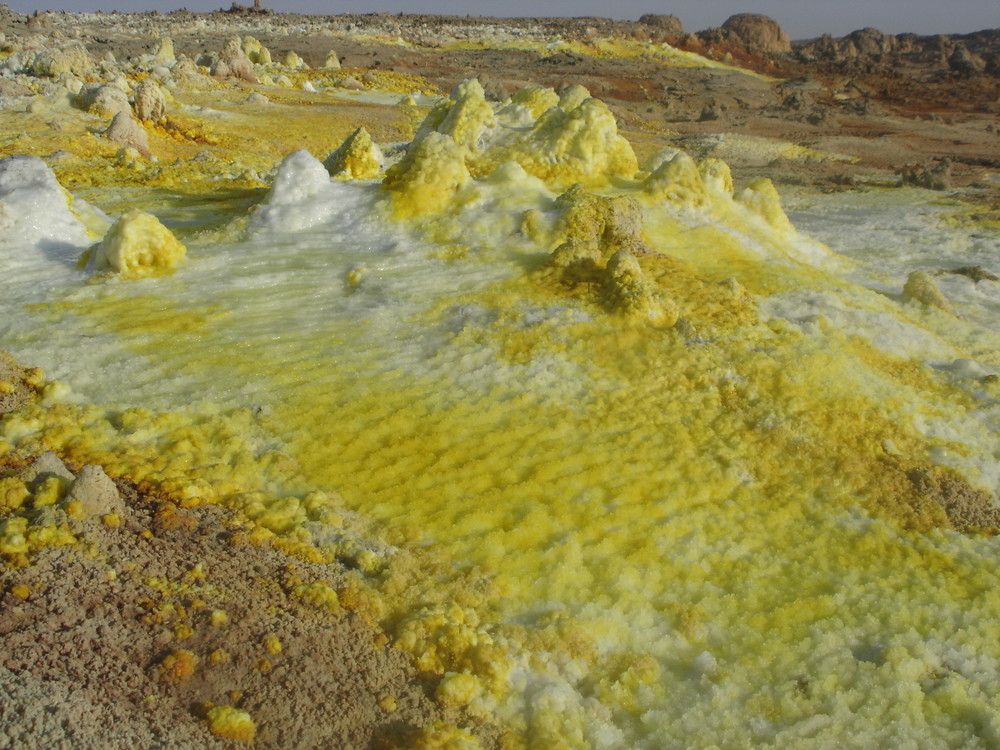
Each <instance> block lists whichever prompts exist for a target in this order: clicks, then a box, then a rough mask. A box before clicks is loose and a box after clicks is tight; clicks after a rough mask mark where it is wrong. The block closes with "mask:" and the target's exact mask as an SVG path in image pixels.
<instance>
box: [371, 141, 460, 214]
mask: <svg viewBox="0 0 1000 750" xmlns="http://www.w3.org/2000/svg"><path fill="white" fill-rule="evenodd" d="M471 179H472V175H470V174H469V170H468V168H467V167H466V166H465V149H463V148H462V147H461V146H459V145H458V144H457V143H455V141H453V140H452V139H451V138H450V137H448V136H446V135H443V134H441V133H436V132H434V133H429V134H427V136H425V137H424V138H423V139H422V140H420V141H415V142H414V143H412V144H411V145H410V148H409V149H408V150H407V152H406V155H405V156H404V157H403V158H402V159H401V160H400V161H398V162H397V163H396V164H394V165H393V166H392V167H390V168H389V170H388V171H387V172H386V175H385V179H384V180H383V181H382V187H384V188H385V189H386V190H388V191H389V192H390V193H392V195H393V201H394V204H395V208H396V211H397V213H399V214H401V215H410V216H413V215H419V214H426V213H432V212H435V211H440V210H441V209H443V208H444V207H445V206H447V205H448V204H449V203H450V202H451V200H452V198H453V197H454V195H455V193H457V192H458V191H459V190H460V189H461V188H463V187H465V186H466V185H467V184H468V183H469V182H470V181H471Z"/></svg>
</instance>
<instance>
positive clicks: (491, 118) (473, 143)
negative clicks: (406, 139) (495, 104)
mask: <svg viewBox="0 0 1000 750" xmlns="http://www.w3.org/2000/svg"><path fill="white" fill-rule="evenodd" d="M495 126H496V116H495V115H494V114H493V108H492V107H490V105H489V104H488V103H487V102H486V95H485V94H484V93H483V87H482V84H480V83H479V81H478V80H477V79H475V78H470V79H469V80H467V81H463V82H462V83H460V84H458V85H457V86H456V87H455V89H454V90H453V91H452V92H451V98H449V99H445V100H443V101H441V102H439V103H438V104H437V105H435V106H434V108H433V109H432V110H431V111H430V112H429V113H428V114H427V117H426V118H424V121H423V122H422V123H421V124H420V128H419V129H418V130H417V135H416V138H415V140H418V141H419V140H422V139H423V138H425V137H426V136H427V135H428V134H429V133H432V132H437V133H443V134H445V135H448V136H451V138H452V139H453V140H454V141H455V143H457V144H459V145H460V146H464V147H465V148H467V149H469V150H470V151H476V150H478V149H479V146H480V143H479V141H480V138H482V136H483V135H484V133H485V132H486V131H487V130H488V129H491V128H493V127H495Z"/></svg>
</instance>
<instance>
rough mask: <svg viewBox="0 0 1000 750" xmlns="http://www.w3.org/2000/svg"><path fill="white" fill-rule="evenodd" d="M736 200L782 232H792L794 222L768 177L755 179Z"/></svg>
mask: <svg viewBox="0 0 1000 750" xmlns="http://www.w3.org/2000/svg"><path fill="white" fill-rule="evenodd" d="M736 200H737V201H738V202H740V203H742V204H743V205H745V206H746V207H747V208H749V209H750V210H751V211H753V212H754V213H756V214H758V215H760V216H761V217H762V218H763V219H764V220H765V221H766V222H767V223H768V224H770V225H771V226H772V227H774V228H775V229H777V230H778V231H780V232H790V231H791V230H792V229H793V227H792V222H790V221H789V220H788V217H787V216H785V212H784V210H783V209H782V208H781V197H780V196H779V195H778V191H777V190H776V189H775V187H774V183H772V182H771V181H770V180H769V179H767V178H766V177H761V178H759V179H756V180H754V181H753V182H751V183H750V184H749V185H747V186H746V187H745V188H744V189H743V190H741V191H740V192H739V193H738V194H737V195H736Z"/></svg>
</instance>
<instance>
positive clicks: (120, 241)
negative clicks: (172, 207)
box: [93, 210, 187, 278]
mask: <svg viewBox="0 0 1000 750" xmlns="http://www.w3.org/2000/svg"><path fill="white" fill-rule="evenodd" d="M93 252H94V262H95V264H96V265H97V267H98V268H110V269H113V270H115V271H117V272H118V273H120V274H121V275H122V276H124V277H125V278H140V277H143V276H150V275H154V274H159V273H164V272H166V271H170V270H171V269H173V268H176V267H177V266H178V265H179V264H180V263H181V262H182V261H183V260H184V256H185V254H186V253H187V250H186V249H185V247H184V245H182V244H181V243H180V242H179V241H178V240H177V238H176V237H174V235H173V234H172V233H171V232H170V230H169V229H167V228H166V227H165V226H163V224H161V223H160V221H159V219H157V218H156V217H155V216H153V215H152V214H149V213H146V212H144V211H139V210H132V211H129V212H128V213H125V214H123V215H122V216H121V217H120V218H119V219H118V220H117V221H116V222H115V223H114V224H112V225H111V228H110V229H109V230H108V233H107V234H106V235H105V236H104V239H103V240H101V242H100V244H98V245H97V246H96V249H95V250H93Z"/></svg>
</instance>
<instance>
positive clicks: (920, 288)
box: [903, 271, 958, 317]
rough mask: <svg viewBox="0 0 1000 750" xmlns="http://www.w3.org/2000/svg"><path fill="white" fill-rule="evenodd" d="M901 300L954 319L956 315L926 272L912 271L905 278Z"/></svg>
mask: <svg viewBox="0 0 1000 750" xmlns="http://www.w3.org/2000/svg"><path fill="white" fill-rule="evenodd" d="M903 298H904V299H908V300H912V301H914V302H920V303H921V304H924V305H928V306H929V307H936V308H938V309H939V310H944V311H945V312H946V313H948V314H949V315H955V316H956V317H957V315H958V313H956V312H955V308H954V307H952V306H951V302H949V301H948V298H947V297H945V296H944V294H943V293H942V291H941V290H940V289H939V288H938V285H937V283H935V281H934V278H933V277H932V276H931V275H930V274H929V273H927V272H926V271H914V272H913V273H911V274H910V275H909V276H908V277H907V278H906V284H905V285H904V286H903Z"/></svg>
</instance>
